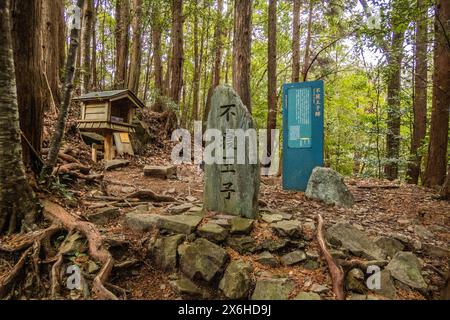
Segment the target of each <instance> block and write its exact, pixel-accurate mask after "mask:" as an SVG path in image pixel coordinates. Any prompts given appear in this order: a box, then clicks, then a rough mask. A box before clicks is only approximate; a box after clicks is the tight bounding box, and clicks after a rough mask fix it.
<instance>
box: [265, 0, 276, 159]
mask: <svg viewBox="0 0 450 320" xmlns="http://www.w3.org/2000/svg"><path fill="white" fill-rule="evenodd" d="M268 30H269V39H268V41H269V43H268V52H267V56H268V72H267V80H268V81H267V83H268V90H267V91H268V92H267V101H268V110H267V111H268V112H267V153H268V156H270V155H271V154H272V149H273V141H272V134H271V133H272V130H273V129H276V127H277V0H269V23H268Z"/></svg>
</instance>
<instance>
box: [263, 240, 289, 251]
mask: <svg viewBox="0 0 450 320" xmlns="http://www.w3.org/2000/svg"><path fill="white" fill-rule="evenodd" d="M288 245H289V241H288V240H287V239H266V240H264V241H263V242H262V244H261V248H262V249H263V250H267V251H270V252H277V251H280V250H282V249H284V248H285V247H286V246H288Z"/></svg>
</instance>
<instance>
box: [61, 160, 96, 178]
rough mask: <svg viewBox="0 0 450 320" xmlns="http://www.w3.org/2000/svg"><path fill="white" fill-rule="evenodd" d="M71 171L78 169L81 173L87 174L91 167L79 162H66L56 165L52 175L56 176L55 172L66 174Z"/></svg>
mask: <svg viewBox="0 0 450 320" xmlns="http://www.w3.org/2000/svg"><path fill="white" fill-rule="evenodd" d="M72 171H80V172H81V173H82V174H89V172H91V167H89V166H85V165H83V164H81V163H68V164H64V165H62V166H59V167H56V168H55V169H54V170H53V175H54V176H56V175H57V174H67V173H71V172H72Z"/></svg>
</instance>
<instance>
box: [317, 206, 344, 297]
mask: <svg viewBox="0 0 450 320" xmlns="http://www.w3.org/2000/svg"><path fill="white" fill-rule="evenodd" d="M317 241H318V242H319V246H320V249H321V250H322V253H323V255H324V257H325V261H326V262H327V264H328V269H329V270H330V274H331V281H332V282H333V292H334V294H335V295H336V299H337V300H345V294H344V271H343V270H342V268H341V267H340V266H338V265H337V264H336V262H335V261H334V259H333V257H332V256H331V254H330V252H329V251H328V249H327V245H326V243H325V238H324V236H323V218H322V215H320V214H319V215H318V217H317Z"/></svg>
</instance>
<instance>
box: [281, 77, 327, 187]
mask: <svg viewBox="0 0 450 320" xmlns="http://www.w3.org/2000/svg"><path fill="white" fill-rule="evenodd" d="M323 102H324V85H323V81H313V82H302V83H291V84H285V85H284V86H283V188H284V189H285V190H298V191H305V190H306V187H307V185H308V180H309V177H310V176H311V173H312V171H313V169H314V168H315V167H320V166H323V139H324V133H323V130H324V121H323V119H324V118H323Z"/></svg>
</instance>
